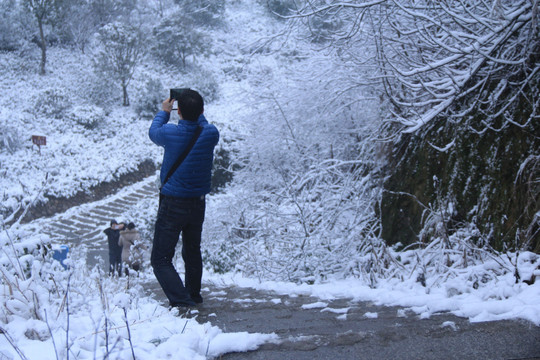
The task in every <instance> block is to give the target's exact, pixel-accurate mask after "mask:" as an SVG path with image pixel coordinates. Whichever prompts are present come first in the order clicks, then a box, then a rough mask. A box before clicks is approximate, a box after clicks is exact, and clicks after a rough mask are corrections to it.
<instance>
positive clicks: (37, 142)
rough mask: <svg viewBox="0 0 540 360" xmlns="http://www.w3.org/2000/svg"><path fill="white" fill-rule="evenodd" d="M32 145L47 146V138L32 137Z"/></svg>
mask: <svg viewBox="0 0 540 360" xmlns="http://www.w3.org/2000/svg"><path fill="white" fill-rule="evenodd" d="M32 143H33V144H34V145H37V146H42V145H47V138H46V137H45V136H38V135H32Z"/></svg>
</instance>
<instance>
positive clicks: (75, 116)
mask: <svg viewBox="0 0 540 360" xmlns="http://www.w3.org/2000/svg"><path fill="white" fill-rule="evenodd" d="M67 117H68V119H69V120H71V121H73V122H74V123H76V124H78V125H81V126H83V127H84V128H85V129H88V130H94V129H96V128H97V127H98V126H99V125H100V124H101V123H103V120H104V118H105V111H104V110H103V109H102V108H100V107H99V106H88V105H78V106H75V107H73V108H72V109H70V110H69V112H68V114H67Z"/></svg>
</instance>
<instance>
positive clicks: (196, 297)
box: [191, 295, 203, 304]
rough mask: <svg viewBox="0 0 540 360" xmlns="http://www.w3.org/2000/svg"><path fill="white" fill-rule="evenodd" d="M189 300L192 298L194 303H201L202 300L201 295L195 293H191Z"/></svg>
mask: <svg viewBox="0 0 540 360" xmlns="http://www.w3.org/2000/svg"><path fill="white" fill-rule="evenodd" d="M191 300H193V302H194V303H195V304H202V302H203V298H202V296H201V295H195V296H193V295H191Z"/></svg>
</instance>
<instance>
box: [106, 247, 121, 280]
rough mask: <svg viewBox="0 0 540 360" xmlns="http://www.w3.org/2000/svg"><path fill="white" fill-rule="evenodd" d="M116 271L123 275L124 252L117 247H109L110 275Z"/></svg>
mask: <svg viewBox="0 0 540 360" xmlns="http://www.w3.org/2000/svg"><path fill="white" fill-rule="evenodd" d="M121 249H122V248H120V251H122V250H121ZM115 273H118V276H121V275H122V254H121V253H120V252H119V251H117V250H116V249H111V248H109V275H114V274H115Z"/></svg>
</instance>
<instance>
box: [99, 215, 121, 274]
mask: <svg viewBox="0 0 540 360" xmlns="http://www.w3.org/2000/svg"><path fill="white" fill-rule="evenodd" d="M120 230H124V223H121V224H118V223H117V222H116V220H111V227H108V228H106V229H105V230H103V232H104V233H105V235H107V241H108V243H109V275H114V274H115V273H118V276H121V275H122V247H121V246H120V245H118V238H119V237H120Z"/></svg>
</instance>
